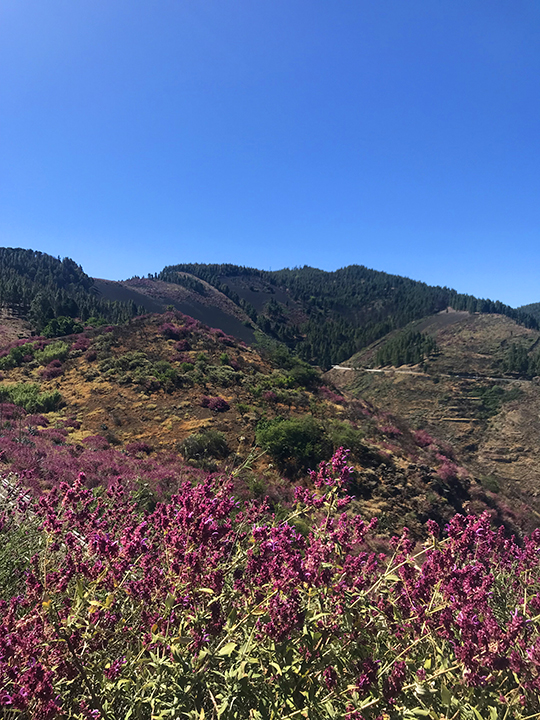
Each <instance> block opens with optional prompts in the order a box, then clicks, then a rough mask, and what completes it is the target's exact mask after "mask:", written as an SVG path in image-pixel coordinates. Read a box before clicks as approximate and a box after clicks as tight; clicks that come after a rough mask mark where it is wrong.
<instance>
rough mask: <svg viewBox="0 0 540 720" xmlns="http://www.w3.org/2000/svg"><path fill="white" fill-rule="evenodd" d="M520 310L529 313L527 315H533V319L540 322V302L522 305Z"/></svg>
mask: <svg viewBox="0 0 540 720" xmlns="http://www.w3.org/2000/svg"><path fill="white" fill-rule="evenodd" d="M518 310H519V311H520V312H523V313H527V315H532V317H533V318H536V320H538V321H539V322H540V302H537V303H530V304H529V305H522V306H521V307H519V308H518Z"/></svg>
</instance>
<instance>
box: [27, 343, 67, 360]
mask: <svg viewBox="0 0 540 720" xmlns="http://www.w3.org/2000/svg"><path fill="white" fill-rule="evenodd" d="M68 353H69V345H68V343H66V342H63V341H62V340H58V341H57V342H53V343H51V344H50V345H47V347H45V348H43V350H36V352H35V353H34V358H35V359H36V360H37V361H38V362H39V363H40V364H41V365H48V364H49V363H50V362H52V361H53V360H65V359H66V358H67V356H68Z"/></svg>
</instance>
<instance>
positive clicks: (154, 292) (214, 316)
mask: <svg viewBox="0 0 540 720" xmlns="http://www.w3.org/2000/svg"><path fill="white" fill-rule="evenodd" d="M190 279H191V281H192V284H191V285H189V284H186V285H180V284H173V283H167V282H163V281H162V280H153V279H147V278H131V279H130V280H125V281H123V282H115V281H113V280H100V279H95V287H96V288H97V290H98V291H99V293H100V295H101V297H103V298H106V299H107V300H110V301H122V302H133V303H136V304H137V305H141V306H142V307H144V308H145V309H146V311H147V312H157V313H161V312H165V311H166V310H167V308H170V307H173V308H174V309H175V310H179V311H180V312H182V313H185V314H186V315H189V316H190V317H193V318H195V319H196V320H200V321H201V322H203V323H205V325H209V326H210V327H215V328H219V329H220V330H223V332H225V333H227V334H228V335H233V336H234V337H236V338H238V339H239V340H243V341H244V342H246V343H248V344H252V343H253V342H254V340H255V333H254V327H255V326H254V324H253V322H252V321H251V320H250V319H249V317H248V316H247V315H246V314H245V312H243V311H242V310H241V308H239V307H238V306H237V305H235V303H233V302H232V301H231V300H230V299H229V298H228V297H226V296H225V295H223V294H222V293H220V292H219V291H218V290H216V288H214V287H212V286H211V285H208V284H207V283H205V282H201V281H199V280H196V279H195V278H191V276H188V277H187V278H186V283H189V281H190Z"/></svg>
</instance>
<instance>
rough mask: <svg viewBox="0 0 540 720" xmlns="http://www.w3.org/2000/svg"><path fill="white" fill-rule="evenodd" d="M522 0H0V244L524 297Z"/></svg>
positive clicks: (527, 188) (529, 242)
mask: <svg viewBox="0 0 540 720" xmlns="http://www.w3.org/2000/svg"><path fill="white" fill-rule="evenodd" d="M539 231H540V2H539V1H538V0H505V1H499V0H489V2H487V1H486V0H249V1H248V0H76V1H74V0H46V2H44V1H43V0H2V2H1V4H0V244H2V245H6V246H16V247H18V246H20V247H31V248H34V249H37V250H42V251H45V252H48V253H51V254H53V255H60V256H62V257H63V256H65V255H68V256H70V257H72V258H73V259H75V260H76V261H77V262H79V263H81V264H82V265H83V267H84V269H85V270H86V271H87V272H88V273H89V274H91V275H94V276H97V277H106V278H110V279H120V278H125V277H128V276H130V275H133V274H139V275H144V274H146V273H148V272H155V271H158V270H160V269H161V268H162V267H163V266H164V265H166V264H172V263H177V262H233V263H239V264H243V265H253V266H256V267H262V268H272V269H278V268H280V267H285V266H295V265H304V264H308V265H313V266H316V267H321V268H324V269H329V270H330V269H336V268H338V267H342V266H344V265H349V264H351V263H359V264H363V265H367V266H368V267H372V268H375V269H378V270H385V271H388V272H394V273H398V274H402V275H407V276H409V277H412V278H415V279H418V280H424V281H425V282H428V283H431V284H441V285H448V286H451V287H455V288H457V289H458V290H460V291H464V292H470V293H473V294H476V295H480V296H485V297H491V298H493V299H500V300H502V301H504V302H507V303H509V304H511V305H520V304H523V303H528V302H536V301H540V282H539V279H540V232H539Z"/></svg>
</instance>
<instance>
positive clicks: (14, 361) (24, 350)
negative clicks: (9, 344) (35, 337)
mask: <svg viewBox="0 0 540 720" xmlns="http://www.w3.org/2000/svg"><path fill="white" fill-rule="evenodd" d="M26 355H32V356H33V355H34V343H26V344H25V345H19V347H14V348H11V350H10V351H9V353H8V354H7V355H5V356H4V357H3V358H0V370H11V368H14V367H19V365H21V364H22V361H23V358H24V357H25V356H26Z"/></svg>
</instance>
